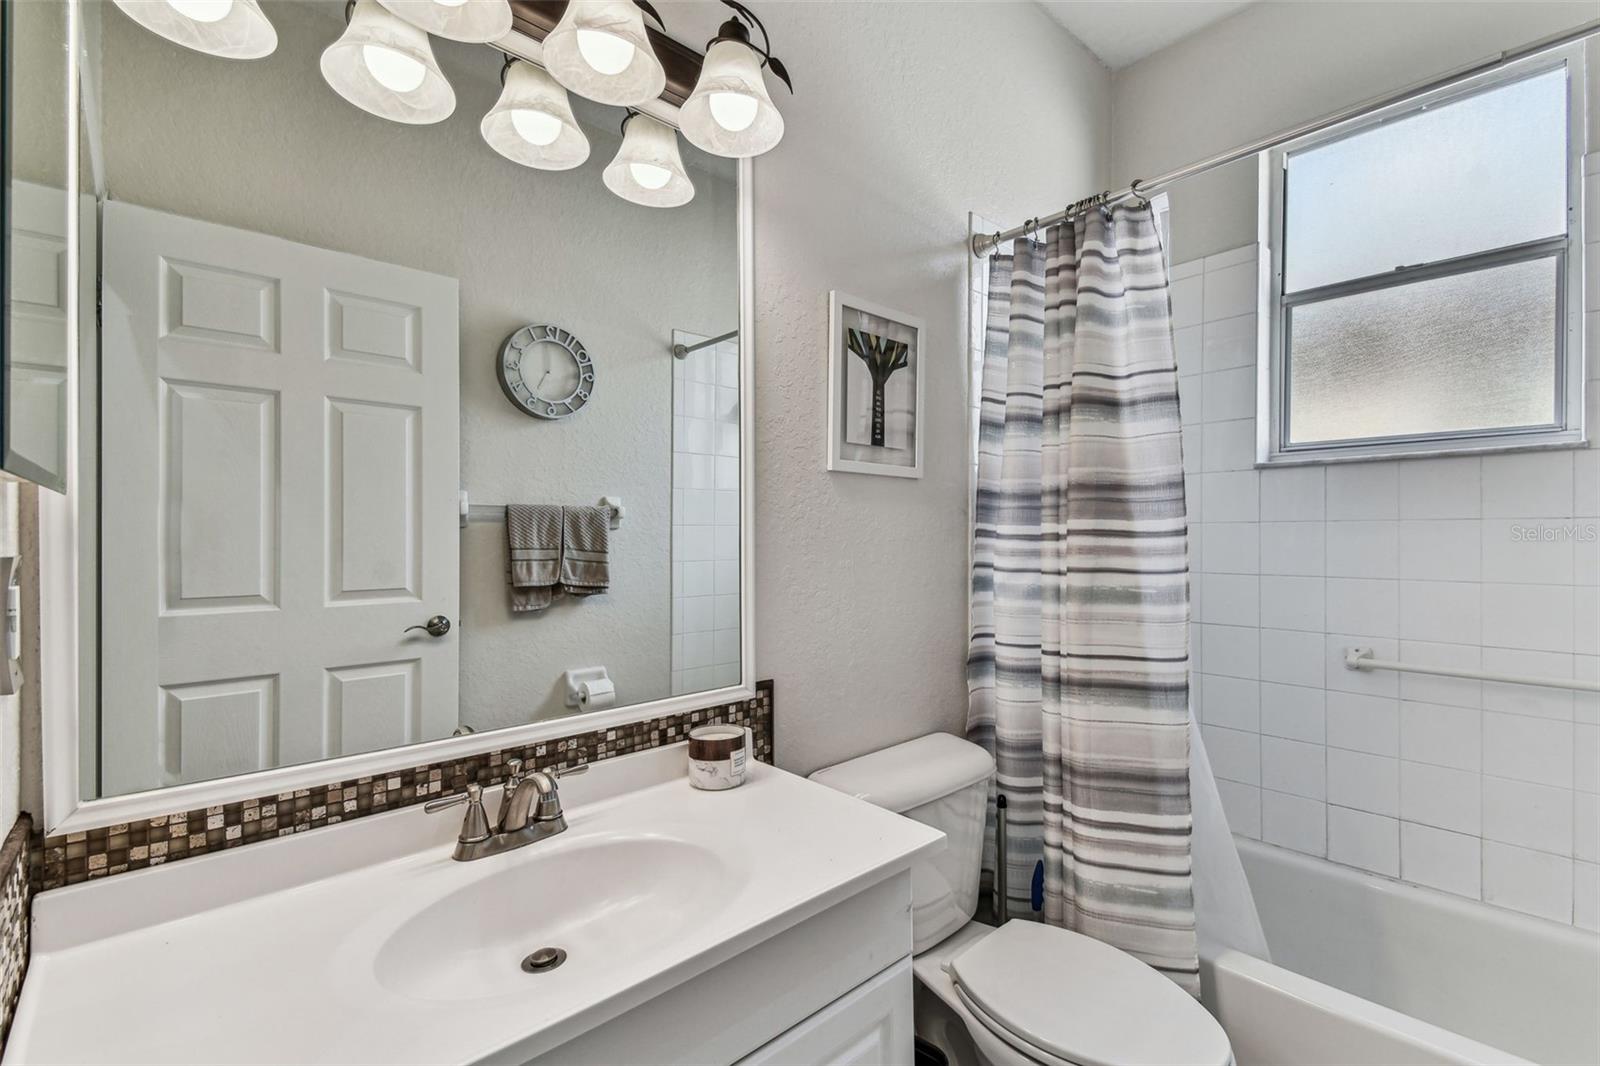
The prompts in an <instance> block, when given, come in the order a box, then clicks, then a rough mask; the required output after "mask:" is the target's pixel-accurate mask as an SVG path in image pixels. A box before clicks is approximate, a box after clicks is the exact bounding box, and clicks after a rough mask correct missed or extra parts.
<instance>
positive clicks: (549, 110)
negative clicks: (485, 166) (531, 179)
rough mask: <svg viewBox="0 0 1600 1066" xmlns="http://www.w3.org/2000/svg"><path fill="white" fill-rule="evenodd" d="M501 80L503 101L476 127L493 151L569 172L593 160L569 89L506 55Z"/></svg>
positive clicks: (530, 164) (532, 164)
mask: <svg viewBox="0 0 1600 1066" xmlns="http://www.w3.org/2000/svg"><path fill="white" fill-rule="evenodd" d="M500 82H501V85H502V86H504V87H503V88H502V89H501V90H500V99H499V100H496V101H495V105H494V107H492V108H490V109H489V113H488V114H487V115H484V116H483V122H482V124H481V125H480V126H479V127H478V128H479V130H480V131H482V133H483V139H484V140H485V141H488V142H489V147H490V148H493V149H494V150H495V151H497V152H499V153H500V154H501V155H503V156H505V157H506V158H507V159H509V160H511V161H512V162H513V163H521V164H522V165H523V166H525V167H535V168H537V169H539V170H571V169H572V168H573V167H575V166H578V165H579V164H580V163H582V162H583V161H584V160H585V159H588V158H589V138H587V137H585V136H584V135H583V130H582V129H580V128H579V127H578V120H577V119H576V118H574V117H573V115H572V104H571V102H570V101H569V100H568V99H567V90H565V89H563V88H562V87H561V86H560V85H559V84H557V82H556V80H555V79H554V78H552V77H551V76H550V75H549V74H547V73H546V72H545V71H543V70H541V69H540V68H538V67H536V66H534V65H533V64H532V63H529V62H527V61H526V60H522V59H513V58H512V57H510V56H507V57H506V62H505V66H504V67H502V68H501V70H500Z"/></svg>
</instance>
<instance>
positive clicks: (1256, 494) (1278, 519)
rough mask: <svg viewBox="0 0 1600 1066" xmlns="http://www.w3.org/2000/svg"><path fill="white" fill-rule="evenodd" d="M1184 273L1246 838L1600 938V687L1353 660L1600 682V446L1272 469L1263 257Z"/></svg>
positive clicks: (1218, 701) (1196, 567)
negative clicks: (1258, 290)
mask: <svg viewBox="0 0 1600 1066" xmlns="http://www.w3.org/2000/svg"><path fill="white" fill-rule="evenodd" d="M1591 170H1593V171H1595V172H1596V173H1595V175H1594V176H1592V177H1591V179H1590V180H1591V184H1592V185H1593V186H1594V187H1593V188H1592V189H1591V195H1592V196H1594V197H1596V198H1600V164H1597V165H1592V166H1591ZM1591 237H1592V238H1600V233H1591ZM1174 269H1175V274H1181V275H1182V276H1183V280H1181V281H1179V282H1176V283H1175V284H1174V287H1173V306H1174V313H1175V315H1176V316H1177V317H1178V319H1179V320H1180V321H1179V322H1178V323H1177V325H1178V327H1179V328H1178V329H1177V330H1176V333H1175V337H1176V341H1177V348H1178V373H1179V390H1180V402H1181V404H1182V410H1183V421H1184V427H1185V434H1184V449H1185V471H1186V473H1187V474H1188V477H1187V478H1186V481H1187V489H1188V493H1189V514H1190V523H1191V530H1192V536H1191V567H1192V569H1193V571H1194V573H1195V580H1194V619H1195V622H1196V624H1195V626H1194V627H1193V634H1194V662H1195V669H1196V678H1195V686H1194V700H1195V707H1196V713H1197V715H1198V716H1199V717H1200V719H1201V722H1202V736H1203V738H1204V741H1205V744H1206V747H1207V751H1208V753H1209V754H1210V756H1211V761H1212V766H1213V769H1214V771H1215V773H1216V775H1217V778H1218V787H1219V790H1220V791H1221V793H1222V798H1223V805H1224V806H1225V807H1226V809H1227V811H1228V815H1229V819H1230V821H1231V823H1232V827H1233V829H1234V831H1235V832H1236V833H1239V834H1241V835H1245V836H1250V837H1254V838H1257V839H1262V840H1266V841H1268V842H1270V843H1273V844H1277V845H1280V846H1283V847H1287V848H1293V849H1295V850H1297V851H1301V852H1304V853H1306V854H1309V855H1315V856H1320V857H1325V858H1327V859H1329V860H1331V861H1333V862H1338V863H1344V864H1346V865H1351V866H1357V867H1360V868H1362V869H1365V870H1370V871H1374V872H1377V873H1379V874H1382V875H1384V876H1388V877H1398V878H1401V879H1403V880H1406V881H1410V882H1413V883H1415V884H1419V885H1426V886H1429V887H1431V888H1436V889H1441V890H1443V891H1446V892H1452V893H1455V894H1457V895H1461V896H1466V897H1468V898H1472V899H1482V900H1486V901H1488V902H1490V903H1494V904H1496V905H1499V906H1504V907H1510V908H1513V909H1516V910H1521V911H1525V912H1527V913H1530V914H1536V915H1540V916H1543V917H1548V918H1553V919H1555V920H1557V921H1563V922H1576V923H1577V924H1579V925H1582V926H1584V927H1586V928H1591V929H1593V928H1600V696H1589V695H1585V694H1580V695H1577V696H1574V695H1573V694H1572V693H1571V692H1566V691H1562V690H1556V689H1541V688H1530V687H1528V686H1516V685H1494V684H1482V683H1479V682H1476V681H1468V680H1460V679H1450V678H1435V677H1426V676H1423V675H1416V674H1393V673H1377V672H1373V673H1358V672H1354V671H1351V670H1348V669H1347V668H1346V667H1345V665H1344V653H1345V649H1346V648H1347V647H1350V646H1352V645H1363V646H1367V647H1371V648H1373V649H1374V650H1375V652H1376V654H1377V655H1378V656H1379V657H1382V658H1399V659H1401V660H1404V661H1411V662H1418V663H1428V664H1435V665H1444V666H1454V667H1459V668H1465V669H1484V670H1494V671H1502V672H1507V673H1520V674H1534V675H1543V676H1553V677H1600V448H1591V449H1589V450H1586V451H1552V452H1538V453H1523V454H1511V455H1492V456H1483V457H1476V456H1465V457H1447V458H1436V459H1418V460H1410V461H1405V462H1399V461H1392V462H1371V463H1348V464H1334V465H1328V466H1305V467H1274V468H1269V469H1263V470H1259V471H1258V470H1256V469H1255V467H1254V446H1255V420H1254V416H1255V410H1254V409H1255V345H1256V333H1255V331H1256V319H1255V306H1254V299H1255V295H1254V292H1255V277H1256V258H1255V249H1254V248H1253V247H1244V248H1240V249H1237V250H1235V251H1234V252H1229V253H1225V254H1223V255H1220V256H1212V257H1209V258H1208V259H1206V260H1204V261H1199V260H1197V261H1195V262H1192V263H1189V264H1183V265H1181V266H1179V267H1176V268H1174ZM1586 322H1587V328H1588V330H1589V341H1588V350H1589V352H1590V353H1591V365H1590V367H1589V370H1588V375H1589V378H1590V383H1589V392H1590V394H1591V395H1590V400H1589V402H1590V404H1591V406H1593V405H1594V404H1595V403H1596V401H1597V400H1600V365H1596V364H1600V309H1594V308H1591V309H1590V310H1589V312H1588V315H1587V319H1586ZM1591 418H1593V416H1591Z"/></svg>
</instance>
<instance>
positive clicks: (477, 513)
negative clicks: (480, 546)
mask: <svg viewBox="0 0 1600 1066" xmlns="http://www.w3.org/2000/svg"><path fill="white" fill-rule="evenodd" d="M600 506H601V507H604V508H606V509H607V510H609V511H610V512H611V521H610V523H609V525H610V526H611V528H612V529H621V528H622V515H623V513H624V512H623V509H622V501H621V500H619V499H617V498H616V497H615V496H602V497H600ZM505 520H506V509H505V505H504V504H486V503H468V502H467V493H466V491H465V490H462V493H461V528H462V529H465V528H466V527H467V523H468V522H504V521H505Z"/></svg>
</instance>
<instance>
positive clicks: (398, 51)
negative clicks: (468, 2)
mask: <svg viewBox="0 0 1600 1066" xmlns="http://www.w3.org/2000/svg"><path fill="white" fill-rule="evenodd" d="M345 11H346V18H347V19H348V20H349V25H348V26H346V27H345V31H344V34H343V36H341V37H340V38H339V39H338V40H337V41H335V42H333V43H332V44H330V45H329V46H328V47H327V50H325V51H324V52H323V53H322V76H323V78H325V79H326V80H327V82H328V84H329V85H330V86H332V87H333V91H334V92H336V93H338V94H339V95H340V96H342V97H344V98H345V99H346V100H348V101H350V102H351V103H352V104H355V105H356V106H357V107H359V108H361V109H362V110H363V111H370V112H371V113H372V114H374V115H377V116H378V117H379V118H386V119H390V120H392V121H394V122H406V123H410V124H412V125H424V124H426V123H430V122H440V121H442V120H444V119H446V118H449V117H450V113H451V112H452V111H454V110H455V109H456V94H455V90H454V89H452V88H450V83H449V82H448V81H446V80H445V76H444V72H443V71H441V70H440V69H439V64H438V63H437V62H435V61H434V58H433V48H432V46H431V45H430V44H429V43H428V35H427V33H425V32H424V31H422V30H421V29H418V28H417V27H416V26H414V25H412V24H411V23H409V22H407V21H406V20H404V19H402V18H397V17H396V16H394V15H392V14H390V13H389V11H387V10H386V9H385V8H383V7H382V6H380V5H379V3H378V0H354V2H353V3H352V4H350V5H347V6H346V8H345Z"/></svg>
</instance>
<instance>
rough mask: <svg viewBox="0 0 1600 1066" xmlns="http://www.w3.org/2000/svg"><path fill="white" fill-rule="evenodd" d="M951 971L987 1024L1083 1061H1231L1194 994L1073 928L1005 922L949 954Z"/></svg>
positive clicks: (1121, 1064)
mask: <svg viewBox="0 0 1600 1066" xmlns="http://www.w3.org/2000/svg"><path fill="white" fill-rule="evenodd" d="M949 970H950V976H951V977H952V978H953V979H954V980H955V983H956V985H957V987H958V989H959V990H960V992H961V993H962V994H963V996H964V997H965V998H967V999H969V1000H970V1001H971V1002H972V1004H973V1005H974V1006H976V1007H978V1008H980V1009H979V1010H978V1011H975V1012H974V1013H975V1015H976V1016H977V1017H978V1018H979V1019H980V1020H981V1021H983V1022H984V1023H985V1024H986V1025H991V1027H992V1025H993V1024H999V1025H1000V1026H1003V1027H1004V1028H1005V1030H1006V1031H1007V1032H1008V1033H1009V1034H1011V1035H1013V1036H1015V1037H1017V1038H1019V1039H1020V1040H1022V1041H1023V1042H1025V1043H1027V1044H1031V1045H1033V1046H1034V1047H1037V1048H1039V1049H1041V1050H1043V1051H1046V1052H1048V1053H1049V1054H1051V1055H1053V1056H1056V1057H1059V1058H1063V1059H1066V1060H1068V1061H1070V1062H1075V1063H1080V1064H1081V1066H1140V1064H1144V1063H1150V1064H1157V1063H1162V1064H1172V1066H1177V1064H1193V1066H1226V1064H1227V1063H1229V1062H1231V1061H1232V1051H1231V1049H1230V1048H1229V1046H1228V1037H1227V1035H1226V1034H1224V1033H1223V1031H1222V1026H1220V1025H1218V1024H1217V1021H1216V1019H1215V1018H1213V1017H1212V1016H1211V1015H1210V1014H1208V1013H1207V1012H1206V1009H1205V1008H1204V1007H1202V1006H1201V1005H1200V1004H1199V1003H1198V1002H1197V1001H1196V1000H1195V999H1194V998H1193V997H1192V996H1190V995H1189V994H1188V993H1187V992H1185V991H1184V990H1183V989H1181V988H1179V987H1178V986H1177V985H1176V984H1174V983H1173V982H1172V981H1170V980H1168V979H1167V978H1166V977H1164V976H1162V975H1161V974H1160V973H1159V972H1158V971H1156V970H1154V969H1152V968H1150V967H1149V966H1146V965H1145V964H1144V963H1142V962H1140V961H1139V960H1138V959H1136V958H1134V957H1133V956H1132V955H1129V954H1127V953H1126V952H1123V951H1119V950H1118V949H1116V948H1114V947H1112V946H1111V945H1109V944H1105V943H1102V942H1100V941H1098V940H1095V939H1093V938H1091V937H1086V936H1083V935H1081V934H1079V933H1073V932H1069V931H1067V930H1065V929H1057V928H1055V927H1054V926H1048V925H1043V924H1040V923H1038V922H1024V921H1010V922H1007V923H1006V924H1005V925H1003V926H1001V927H1000V928H999V929H996V930H995V931H994V932H993V933H990V934H989V935H988V936H986V937H984V938H983V939H981V940H979V941H978V942H977V943H975V944H973V945H972V946H971V947H970V948H968V949H967V950H966V951H964V952H962V953H961V954H960V955H957V956H956V957H955V958H954V959H952V960H951V961H950V964H949ZM997 1035H1003V1034H997Z"/></svg>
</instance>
